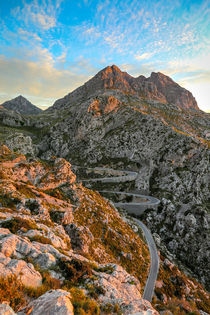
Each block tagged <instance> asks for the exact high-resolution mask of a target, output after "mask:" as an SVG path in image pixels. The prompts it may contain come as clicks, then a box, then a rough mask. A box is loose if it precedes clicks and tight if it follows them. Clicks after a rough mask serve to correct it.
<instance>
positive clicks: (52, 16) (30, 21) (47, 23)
mask: <svg viewBox="0 0 210 315" xmlns="http://www.w3.org/2000/svg"><path fill="white" fill-rule="evenodd" d="M23 3H24V5H23V7H22V8H21V7H19V6H18V7H16V8H15V9H13V10H12V14H13V16H15V18H17V19H18V20H20V21H21V22H24V24H25V26H30V25H34V26H35V27H39V28H40V29H42V30H49V29H51V28H54V27H55V26H56V25H57V19H56V16H57V13H58V12H59V8H60V5H61V3H62V1H61V0H57V1H55V2H54V3H52V1H51V0H46V1H41V3H40V1H39V0H34V1H32V2H31V3H27V2H26V1H24V2H23Z"/></svg>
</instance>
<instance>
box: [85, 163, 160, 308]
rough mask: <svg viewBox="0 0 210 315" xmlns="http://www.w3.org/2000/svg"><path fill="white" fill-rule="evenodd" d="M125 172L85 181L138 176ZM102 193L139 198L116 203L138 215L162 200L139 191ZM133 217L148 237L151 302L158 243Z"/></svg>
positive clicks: (145, 296)
mask: <svg viewBox="0 0 210 315" xmlns="http://www.w3.org/2000/svg"><path fill="white" fill-rule="evenodd" d="M96 169H97V168H96ZM99 169H101V170H106V169H105V168H99ZM107 170H109V171H110V170H111V169H107ZM123 172H125V173H126V175H124V176H116V177H115V176H113V177H107V178H97V179H89V180H84V181H83V182H85V181H87V182H88V181H100V182H118V181H119V180H120V181H127V180H135V179H136V177H137V173H136V172H131V171H124V170H123ZM100 193H113V194H123V195H128V196H133V197H136V198H138V202H129V203H125V202H117V203H114V204H115V206H116V207H120V208H123V209H125V210H126V211H127V212H128V213H131V214H137V215H140V214H142V213H143V212H144V211H145V210H146V209H148V208H150V207H157V206H158V204H159V203H160V200H159V199H157V198H154V197H152V196H145V195H141V194H138V193H129V192H116V191H106V190H104V191H100ZM139 198H140V199H142V201H140V200H139ZM133 219H134V220H135V222H136V224H138V225H139V226H140V228H141V229H142V231H143V234H144V236H145V238H146V241H147V244H148V247H149V252H150V271H149V275H148V278H147V282H146V285H145V288H144V293H143V299H145V300H147V301H149V302H151V301H152V297H153V294H154V288H155V282H156V280H157V276H158V271H159V256H158V252H157V248H156V245H155V242H154V239H153V237H152V234H151V232H150V230H149V229H148V228H147V227H146V225H144V223H142V222H141V221H140V220H138V219H135V218H133Z"/></svg>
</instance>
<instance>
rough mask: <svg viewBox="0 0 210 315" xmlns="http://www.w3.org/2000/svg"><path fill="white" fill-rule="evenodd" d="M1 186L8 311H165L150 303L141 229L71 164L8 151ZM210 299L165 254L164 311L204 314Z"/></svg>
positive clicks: (2, 272)
mask: <svg viewBox="0 0 210 315" xmlns="http://www.w3.org/2000/svg"><path fill="white" fill-rule="evenodd" d="M0 183H1V185H0V276H1V278H0V302H1V303H2V304H1V305H0V313H1V314H15V313H14V312H16V313H17V314H29V313H30V314H35V315H37V314H137V313H138V314H158V311H156V310H155V309H154V308H153V307H152V306H151V304H150V303H149V302H148V301H145V300H143V299H142V292H143V287H144V285H145V281H146V278H147V276H148V270H149V263H150V259H149V253H148V249H147V246H146V244H145V243H144V241H143V239H142V237H141V231H139V230H138V227H137V226H136V225H135V223H134V222H132V219H128V218H126V217H123V216H122V215H120V214H119V212H118V211H117V210H116V209H115V208H114V207H113V206H112V205H111V204H110V203H109V202H108V201H107V200H106V199H104V198H102V197H101V196H100V195H99V194H98V193H96V192H93V191H91V190H88V189H87V188H84V187H83V186H82V185H81V184H80V183H78V182H77V180H76V176H75V174H74V173H73V172H72V171H71V165H70V163H69V162H67V161H66V160H64V159H61V158H55V157H52V159H51V160H50V161H47V162H46V161H42V160H39V159H35V158H31V157H28V158H27V157H26V156H24V155H22V154H18V153H14V152H12V151H10V150H9V149H8V148H7V147H6V146H2V147H1V150H0ZM208 299H209V296H208V294H207V293H206V292H205V291H204V289H203V288H202V286H201V285H199V284H198V283H197V282H196V281H195V280H193V279H188V278H187V277H186V276H185V275H184V274H183V273H181V272H180V271H179V270H178V269H177V267H175V266H174V265H173V264H171V263H170V262H169V261H168V260H167V259H165V258H164V257H161V269H160V275H159V279H158V281H157V284H156V294H155V299H154V306H155V307H157V308H159V309H160V310H162V311H161V312H160V313H161V314H170V313H167V312H166V310H170V309H171V311H172V314H176V313H175V312H174V311H176V312H179V311H180V313H179V314H185V313H188V312H189V311H195V314H201V313H199V312H201V311H202V310H203V311H206V310H207V308H208ZM12 309H13V310H14V311H13V310H12ZM198 310H199V311H198ZM196 312H197V313H196ZM177 314H178V313H177ZM203 314H204V313H203Z"/></svg>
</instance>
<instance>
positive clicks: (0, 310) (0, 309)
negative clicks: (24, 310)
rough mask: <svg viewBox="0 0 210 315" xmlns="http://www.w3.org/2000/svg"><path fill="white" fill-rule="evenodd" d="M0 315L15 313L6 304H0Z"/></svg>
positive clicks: (13, 314) (12, 314)
mask: <svg viewBox="0 0 210 315" xmlns="http://www.w3.org/2000/svg"><path fill="white" fill-rule="evenodd" d="M0 314H1V315H15V314H16V313H15V312H14V311H13V309H12V308H11V307H10V306H9V305H8V304H7V303H2V304H0Z"/></svg>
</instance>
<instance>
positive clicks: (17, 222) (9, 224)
mask: <svg viewBox="0 0 210 315" xmlns="http://www.w3.org/2000/svg"><path fill="white" fill-rule="evenodd" d="M1 225H2V227H4V228H7V229H9V230H10V231H11V232H12V233H17V231H18V230H20V229H21V228H24V229H26V230H36V229H37V228H38V227H37V225H36V223H35V222H33V221H29V220H26V219H22V218H20V217H14V218H12V219H11V220H9V221H5V222H2V223H1Z"/></svg>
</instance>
